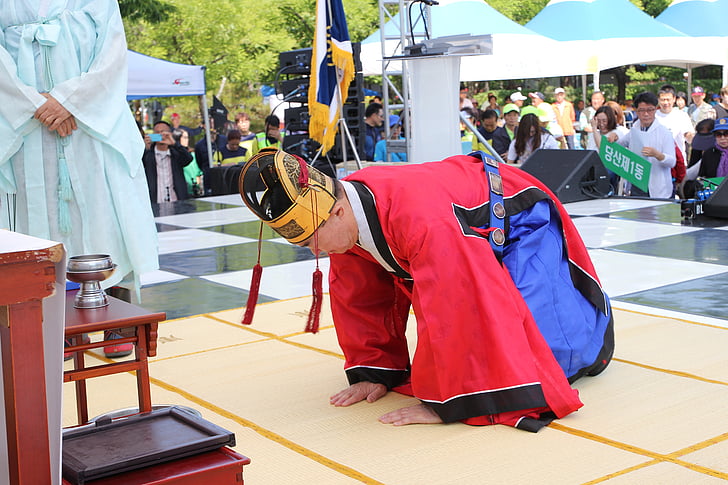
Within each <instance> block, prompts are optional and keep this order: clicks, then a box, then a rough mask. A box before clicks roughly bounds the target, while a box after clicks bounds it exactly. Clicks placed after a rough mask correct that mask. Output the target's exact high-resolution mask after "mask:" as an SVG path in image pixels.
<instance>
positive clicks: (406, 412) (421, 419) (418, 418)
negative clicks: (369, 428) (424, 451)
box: [379, 403, 442, 426]
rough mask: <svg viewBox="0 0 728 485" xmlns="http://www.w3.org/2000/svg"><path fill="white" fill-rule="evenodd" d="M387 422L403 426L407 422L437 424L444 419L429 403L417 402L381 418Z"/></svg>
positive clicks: (383, 421) (380, 419)
mask: <svg viewBox="0 0 728 485" xmlns="http://www.w3.org/2000/svg"><path fill="white" fill-rule="evenodd" d="M379 421H381V422H382V423H385V424H393V425H395V426H403V425H405V424H436V423H442V419H440V416H438V415H437V413H436V412H435V411H433V409H432V408H431V407H430V406H428V405H427V404H422V403H420V404H415V405H414V406H410V407H407V408H401V409H397V410H396V411H392V412H391V413H387V414H385V415H384V416H382V417H380V418H379Z"/></svg>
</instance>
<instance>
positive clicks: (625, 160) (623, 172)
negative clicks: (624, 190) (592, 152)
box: [599, 136, 652, 192]
mask: <svg viewBox="0 0 728 485" xmlns="http://www.w3.org/2000/svg"><path fill="white" fill-rule="evenodd" d="M599 157H600V158H601V159H602V163H603V164H604V166H605V167H607V168H608V169H609V170H611V171H612V172H614V173H616V174H617V175H619V176H620V177H622V178H623V179H625V180H627V181H628V182H631V183H632V185H635V186H637V187H639V188H640V189H642V190H644V191H645V192H649V187H648V186H649V182H650V169H651V168H652V164H651V163H650V162H648V161H647V160H645V159H644V158H642V157H640V156H639V155H637V154H636V153H634V152H631V151H629V150H627V149H626V148H624V147H623V146H622V145H620V144H618V143H610V142H608V141H607V137H606V136H602V142H601V145H600V147H599Z"/></svg>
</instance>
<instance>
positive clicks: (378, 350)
mask: <svg viewBox="0 0 728 485" xmlns="http://www.w3.org/2000/svg"><path fill="white" fill-rule="evenodd" d="M499 168H500V173H501V176H502V179H503V190H504V199H505V200H506V201H507V202H506V206H507V207H508V206H509V203H508V201H509V200H513V201H518V200H519V197H521V196H522V195H523V194H528V193H530V194H533V193H537V194H539V197H540V198H541V199H542V200H543V199H551V202H552V203H553V204H555V206H556V207H557V208H558V211H559V214H560V216H561V222H562V224H563V230H564V236H565V240H566V243H567V248H568V256H569V259H570V260H571V261H572V262H573V263H575V264H576V265H577V266H578V267H579V268H581V269H583V270H584V271H585V272H586V273H588V274H589V275H590V276H591V277H593V278H594V281H596V282H597V283H598V280H597V278H596V274H595V272H594V268H593V266H592V263H591V260H590V259H589V256H588V254H587V251H586V248H585V247H584V244H583V242H582V240H581V238H580V237H579V235H578V233H577V231H576V229H575V227H574V226H573V224H572V222H571V219H570V218H569V216H568V214H567V213H566V211H565V210H564V209H563V207H562V206H561V204H560V203H559V202H558V200H557V199H556V197H555V196H554V195H553V194H552V193H551V192H550V191H549V190H548V189H547V188H546V187H545V186H544V185H543V184H542V183H540V182H539V181H538V180H536V179H535V178H533V177H532V176H530V175H529V174H527V173H525V172H523V171H521V170H519V169H517V168H514V167H510V166H507V165H505V164H500V166H499ZM345 180H346V181H349V182H354V183H353V184H352V186H358V190H359V191H362V189H363V190H364V191H368V192H369V193H370V194H371V196H373V202H374V203H373V205H372V206H371V207H369V208H367V207H366V205H364V212H366V213H367V215H368V216H369V218H368V219H369V226H376V225H377V223H376V222H375V223H372V220H375V221H378V224H379V225H381V235H382V236H383V239H384V240H386V245H385V246H388V248H389V250H391V254H390V258H391V257H393V258H394V260H395V261H396V263H395V265H399V267H400V269H401V270H404V271H405V272H406V273H402V272H401V271H400V274H399V276H398V275H395V274H392V272H390V271H387V270H386V269H385V268H384V267H383V266H382V264H381V263H380V262H378V261H377V259H375V257H374V256H372V254H370V252H368V251H366V250H364V249H362V248H361V247H360V246H358V245H357V246H355V247H353V248H352V249H351V250H349V251H348V252H347V253H345V254H332V255H330V263H331V265H330V273H329V284H330V295H331V307H332V312H333V317H334V322H335V326H336V332H337V336H338V339H339V344H340V345H341V348H342V349H343V351H344V354H345V357H346V363H345V369H346V373H347V377H348V379H349V382H350V383H351V384H353V383H356V382H359V381H372V382H379V383H383V384H385V385H387V387H388V389H392V388H397V389H396V390H398V391H402V392H405V393H408V394H411V395H413V396H415V397H417V398H418V399H420V400H422V401H423V402H425V403H427V404H428V405H430V406H432V407H433V409H434V410H435V411H436V412H437V413H438V415H440V417H441V418H442V419H443V421H445V422H452V421H457V420H460V421H463V422H465V423H468V424H477V425H484V424H497V423H500V424H507V425H511V426H518V427H519V428H523V429H529V430H531V431H535V430H537V429H539V428H540V427H542V426H543V425H544V424H545V423H546V422H548V420H549V419H548V417H549V416H550V417H551V418H552V417H553V415H555V416H556V417H563V416H565V415H567V414H569V413H571V412H574V411H576V410H577V409H579V408H580V407H581V406H582V403H581V402H580V400H579V397H578V393H577V391H576V390H573V389H572V388H571V387H570V385H569V383H568V381H567V379H566V376H565V375H564V372H563V371H562V369H561V368H560V367H559V365H558V363H557V362H556V360H555V358H554V356H553V354H552V352H551V350H550V348H549V346H548V345H547V343H546V341H545V340H544V338H543V336H542V334H541V333H540V331H539V329H538V327H537V325H536V323H535V322H534V319H533V317H532V315H531V313H530V311H529V308H528V307H527V305H526V303H525V301H524V300H523V298H522V296H521V294H520V293H519V291H518V289H517V288H516V286H515V285H514V283H513V281H512V279H511V277H510V275H509V274H508V270H507V269H506V268H505V267H504V266H502V265H501V264H500V263H499V261H498V260H497V259H496V257H495V256H494V254H493V251H492V249H491V247H490V244H489V242H488V240H487V239H486V238H480V237H465V236H464V234H463V229H462V227H461V224H460V223H459V222H458V220H457V219H456V217H455V216H454V214H453V208H454V205H457V206H460V207H466V208H473V207H478V206H482V205H483V204H484V203H487V201H488V200H489V193H490V192H489V186H488V181H487V178H486V174H485V173H484V169H483V162H482V161H481V160H479V159H477V158H473V157H468V156H456V157H451V158H448V159H446V160H443V161H442V162H432V163H424V164H417V165H406V166H402V167H396V168H395V167H390V166H388V167H369V168H366V169H363V170H359V171H357V172H355V173H354V174H352V175H351V176H349V177H347V178H346V179H345ZM357 182H358V183H357ZM350 200H351V197H350ZM357 204H358V201H357ZM528 204H529V202H525V205H528ZM510 205H511V206H514V205H517V206H523V205H524V202H523V201H520V203H517V204H513V203H511V204H510ZM374 206H375V207H376V208H375V209H374ZM373 232H376V231H373ZM360 236H361V227H360ZM360 239H361V238H360ZM375 239H376V237H375ZM380 259H381V257H380ZM390 269H391V268H390ZM408 276H411V279H407V277H408ZM410 303H411V304H412V305H413V306H414V311H415V316H416V320H417V349H416V352H415V355H414V356H413V359H412V362H411V363H410V356H409V354H408V349H407V342H406V339H405V327H406V322H407V319H408V314H409V307H410ZM408 378H409V381H408V380H407V379H408ZM397 386H399V387H397ZM540 418H543V419H541V420H539V419H540ZM544 419H546V421H544Z"/></svg>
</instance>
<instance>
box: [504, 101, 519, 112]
mask: <svg viewBox="0 0 728 485" xmlns="http://www.w3.org/2000/svg"><path fill="white" fill-rule="evenodd" d="M511 111H515V112H516V113H520V112H521V110H520V109H519V108H518V106H516V105H515V104H513V103H508V104H507V105H505V106H503V114H504V115H507V114H508V113H510V112H511Z"/></svg>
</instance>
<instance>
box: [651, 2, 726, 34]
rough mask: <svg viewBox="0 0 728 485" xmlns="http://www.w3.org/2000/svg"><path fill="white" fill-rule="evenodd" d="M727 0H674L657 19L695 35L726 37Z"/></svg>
mask: <svg viewBox="0 0 728 485" xmlns="http://www.w3.org/2000/svg"><path fill="white" fill-rule="evenodd" d="M726 12H728V0H676V1H674V2H672V4H670V6H669V7H667V8H666V9H665V10H664V11H663V12H662V13H661V14H660V15H658V16H657V20H659V21H660V22H662V23H663V24H665V25H669V26H670V27H672V28H674V29H677V30H679V31H680V32H683V33H685V34H688V35H692V36H695V37H728V22H726V19H725V13H726Z"/></svg>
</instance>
